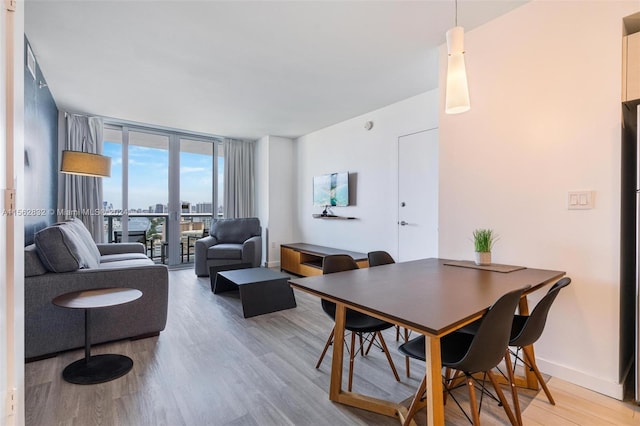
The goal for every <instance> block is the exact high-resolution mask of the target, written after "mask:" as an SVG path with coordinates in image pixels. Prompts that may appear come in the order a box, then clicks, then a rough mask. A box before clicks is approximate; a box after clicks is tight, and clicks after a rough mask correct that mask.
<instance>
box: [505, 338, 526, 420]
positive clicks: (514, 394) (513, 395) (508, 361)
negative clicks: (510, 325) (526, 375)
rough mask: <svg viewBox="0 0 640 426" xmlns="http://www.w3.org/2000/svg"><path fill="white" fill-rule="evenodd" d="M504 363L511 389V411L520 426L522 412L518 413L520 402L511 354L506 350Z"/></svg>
mask: <svg viewBox="0 0 640 426" xmlns="http://www.w3.org/2000/svg"><path fill="white" fill-rule="evenodd" d="M504 362H505V365H506V369H507V377H508V379H509V386H510V387H511V399H512V400H513V410H514V411H515V412H516V420H517V421H518V425H519V426H522V412H521V411H520V400H519V399H518V388H517V386H516V379H515V377H514V373H513V363H512V362H511V352H510V351H509V349H507V353H506V354H505V355H504Z"/></svg>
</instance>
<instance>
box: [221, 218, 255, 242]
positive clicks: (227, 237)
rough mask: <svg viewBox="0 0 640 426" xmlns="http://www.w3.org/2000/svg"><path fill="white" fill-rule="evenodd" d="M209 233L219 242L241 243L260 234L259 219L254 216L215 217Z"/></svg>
mask: <svg viewBox="0 0 640 426" xmlns="http://www.w3.org/2000/svg"><path fill="white" fill-rule="evenodd" d="M209 234H210V235H211V236H212V237H215V238H216V239H217V240H218V241H219V242H220V243H236V244H239V243H243V242H245V241H246V240H248V239H249V238H251V237H253V236H255V235H261V234H262V229H261V228H260V220H259V219H258V218H256V217H247V218H240V219H216V220H214V221H213V222H212V224H211V230H210V231H209Z"/></svg>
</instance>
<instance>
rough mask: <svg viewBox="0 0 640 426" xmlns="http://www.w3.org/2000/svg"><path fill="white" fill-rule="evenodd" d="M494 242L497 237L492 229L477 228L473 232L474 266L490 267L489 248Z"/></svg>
mask: <svg viewBox="0 0 640 426" xmlns="http://www.w3.org/2000/svg"><path fill="white" fill-rule="evenodd" d="M496 240H497V236H496V234H495V233H494V232H493V230H492V229H482V228H479V229H476V230H475V231H473V244H474V246H475V251H476V253H475V254H476V258H475V262H476V265H491V248H493V244H494V243H495V242H496Z"/></svg>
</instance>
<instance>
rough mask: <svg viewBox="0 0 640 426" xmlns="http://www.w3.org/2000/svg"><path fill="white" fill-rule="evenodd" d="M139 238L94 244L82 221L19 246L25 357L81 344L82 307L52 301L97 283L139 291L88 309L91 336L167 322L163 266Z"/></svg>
mask: <svg viewBox="0 0 640 426" xmlns="http://www.w3.org/2000/svg"><path fill="white" fill-rule="evenodd" d="M144 253H145V247H144V246H143V245H142V244H140V243H119V244H95V243H94V242H93V239H92V238H91V235H90V234H89V231H88V230H87V229H86V228H85V227H84V225H83V224H82V222H81V221H80V220H78V219H74V220H73V221H70V222H63V223H58V224H55V225H52V226H49V227H47V228H45V229H43V230H41V231H40V232H38V233H37V234H36V236H35V243H34V244H31V245H29V246H27V247H25V250H24V255H25V283H24V284H25V295H24V297H25V358H26V360H27V361H32V360H36V359H40V358H44V357H47V356H52V355H55V354H56V353H58V352H61V351H66V350H69V349H75V348H81V347H83V346H84V312H83V310H81V309H66V308H61V307H58V306H54V305H53V303H51V301H52V300H53V299H54V298H55V297H56V296H59V295H61V294H64V293H69V292H72V291H78V290H89V289H97V288H103V287H129V288H135V289H138V290H140V291H142V297H141V298H140V299H138V300H136V301H134V302H131V303H128V304H124V305H120V306H113V307H109V308H102V309H95V310H92V314H91V336H90V337H91V342H92V344H94V343H103V342H110V341H114V340H120V339H125V338H142V337H148V336H153V335H158V334H159V333H160V331H162V330H164V328H165V325H166V322H167V306H168V284H169V278H168V272H167V267H166V266H164V265H156V264H154V263H153V261H151V260H150V259H149V258H148V257H147V256H146V255H145V254H144Z"/></svg>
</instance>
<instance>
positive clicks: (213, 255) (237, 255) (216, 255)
mask: <svg viewBox="0 0 640 426" xmlns="http://www.w3.org/2000/svg"><path fill="white" fill-rule="evenodd" d="M207 258H208V259H242V244H216V245H215V246H212V247H209V250H207Z"/></svg>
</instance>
